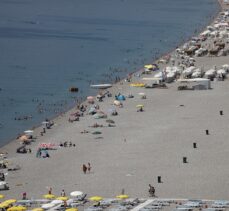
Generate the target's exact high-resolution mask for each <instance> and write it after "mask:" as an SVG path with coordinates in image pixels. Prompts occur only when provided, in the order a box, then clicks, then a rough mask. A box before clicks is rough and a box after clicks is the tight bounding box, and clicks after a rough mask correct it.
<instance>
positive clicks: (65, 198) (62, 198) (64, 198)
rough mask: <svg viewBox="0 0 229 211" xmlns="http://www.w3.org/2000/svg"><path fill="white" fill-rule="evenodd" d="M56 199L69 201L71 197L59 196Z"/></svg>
mask: <svg viewBox="0 0 229 211" xmlns="http://www.w3.org/2000/svg"><path fill="white" fill-rule="evenodd" d="M56 199H57V200H61V201H67V200H68V199H69V198H68V197H67V196H59V197H57V198H56Z"/></svg>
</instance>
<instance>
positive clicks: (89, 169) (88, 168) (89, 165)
mask: <svg viewBox="0 0 229 211" xmlns="http://www.w3.org/2000/svg"><path fill="white" fill-rule="evenodd" d="M87 164H88V167H87V170H88V173H90V172H91V164H90V163H89V162H88V163H87Z"/></svg>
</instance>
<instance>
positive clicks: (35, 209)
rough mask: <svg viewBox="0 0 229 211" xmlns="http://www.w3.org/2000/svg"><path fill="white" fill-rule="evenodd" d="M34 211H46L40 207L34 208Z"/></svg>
mask: <svg viewBox="0 0 229 211" xmlns="http://www.w3.org/2000/svg"><path fill="white" fill-rule="evenodd" d="M32 211H44V209H43V208H41V207H38V208H33V209H32Z"/></svg>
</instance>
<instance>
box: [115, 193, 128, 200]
mask: <svg viewBox="0 0 229 211" xmlns="http://www.w3.org/2000/svg"><path fill="white" fill-rule="evenodd" d="M116 198H118V199H128V198H129V196H128V195H125V194H121V195H118V196H116Z"/></svg>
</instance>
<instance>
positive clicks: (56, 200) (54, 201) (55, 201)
mask: <svg viewBox="0 0 229 211" xmlns="http://www.w3.org/2000/svg"><path fill="white" fill-rule="evenodd" d="M61 203H63V201H62V200H59V199H55V200H53V201H51V203H50V204H61Z"/></svg>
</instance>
